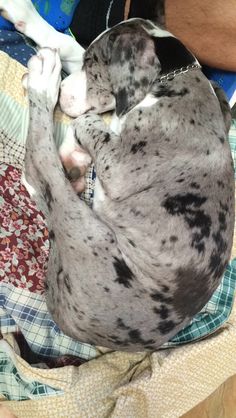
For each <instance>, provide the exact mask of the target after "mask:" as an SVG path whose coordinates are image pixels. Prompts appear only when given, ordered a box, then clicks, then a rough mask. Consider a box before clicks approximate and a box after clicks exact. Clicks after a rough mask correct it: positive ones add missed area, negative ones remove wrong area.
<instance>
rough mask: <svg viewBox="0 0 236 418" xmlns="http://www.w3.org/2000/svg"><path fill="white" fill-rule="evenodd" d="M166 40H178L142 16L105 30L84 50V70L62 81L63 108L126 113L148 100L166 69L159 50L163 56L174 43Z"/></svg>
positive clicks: (77, 111) (71, 111)
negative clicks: (171, 43) (147, 96)
mask: <svg viewBox="0 0 236 418" xmlns="http://www.w3.org/2000/svg"><path fill="white" fill-rule="evenodd" d="M164 39H168V40H169V41H175V42H177V43H178V42H179V41H178V40H176V38H174V37H173V36H172V35H171V34H170V33H169V32H166V31H164V30H162V29H159V28H157V27H156V26H155V25H154V24H153V23H152V22H150V21H147V20H143V19H130V20H128V21H126V22H122V23H120V24H118V25H116V26H115V27H113V28H112V29H109V30H107V31H105V32H103V33H102V34H101V35H100V36H99V37H98V38H97V39H96V40H95V41H93V42H92V44H91V45H90V46H89V47H88V49H87V50H86V51H85V54H84V63H83V69H82V71H81V72H78V73H74V74H72V75H70V76H69V77H67V78H66V79H65V80H64V81H63V82H62V85H61V95H60V105H61V108H62V110H63V111H64V112H65V113H67V114H68V115H70V116H73V117H76V116H79V115H80V114H82V113H85V112H87V111H89V110H90V111H94V112H96V113H103V112H106V111H108V110H113V109H115V110H116V113H117V115H118V116H121V115H123V114H125V113H127V112H128V111H129V110H130V109H132V108H133V107H134V106H135V105H137V104H138V103H139V102H140V101H141V100H143V99H144V97H145V96H146V94H147V93H148V92H149V91H150V89H151V86H152V85H153V83H154V82H155V80H157V79H158V77H159V75H160V73H161V72H162V70H163V68H162V63H161V60H160V56H159V54H161V56H163V49H168V46H169V44H168V46H167V47H166V44H165V43H163V40H164ZM175 47H176V44H175ZM171 49H173V48H171ZM177 49H178V48H177ZM173 50H174V49H173ZM186 51H187V50H186ZM187 55H188V53H187ZM189 55H190V56H191V60H192V61H193V60H194V59H195V58H194V57H192V55H191V54H190V53H189ZM167 56H168V51H167ZM172 61H173V60H172ZM192 61H191V62H192ZM187 62H188V63H189V57H188V59H187ZM171 69H172V68H171Z"/></svg>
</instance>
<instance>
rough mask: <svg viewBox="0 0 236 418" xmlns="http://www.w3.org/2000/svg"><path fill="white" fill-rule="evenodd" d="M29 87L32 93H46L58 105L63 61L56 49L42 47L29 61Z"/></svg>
mask: <svg viewBox="0 0 236 418" xmlns="http://www.w3.org/2000/svg"><path fill="white" fill-rule="evenodd" d="M28 70H29V73H28V77H27V82H26V80H24V83H25V84H27V88H28V90H29V92H31V93H33V94H34V93H35V92H36V93H37V94H39V95H42V94H43V95H45V96H46V98H47V99H48V100H49V101H50V102H51V103H52V104H53V106H55V105H56V103H57V100H58V93H59V88H60V83H61V61H60V57H59V54H58V52H57V51H56V50H54V49H50V48H41V49H40V50H39V51H38V53H37V55H34V56H33V57H32V58H30V60H29V62H28Z"/></svg>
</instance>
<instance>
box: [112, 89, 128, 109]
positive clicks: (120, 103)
mask: <svg viewBox="0 0 236 418" xmlns="http://www.w3.org/2000/svg"><path fill="white" fill-rule="evenodd" d="M115 99H116V114H117V116H121V115H122V114H124V113H125V111H126V109H128V106H129V103H128V96H127V91H126V89H125V88H122V89H120V90H118V92H117V93H116V94H115Z"/></svg>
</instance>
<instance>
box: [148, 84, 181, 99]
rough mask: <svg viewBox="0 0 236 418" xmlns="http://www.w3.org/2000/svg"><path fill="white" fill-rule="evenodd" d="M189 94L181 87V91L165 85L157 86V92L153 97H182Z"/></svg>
mask: <svg viewBox="0 0 236 418" xmlns="http://www.w3.org/2000/svg"><path fill="white" fill-rule="evenodd" d="M188 93H189V89H187V88H186V87H183V88H182V89H181V90H179V91H177V90H173V89H171V87H169V86H167V85H159V88H158V91H156V92H155V93H154V96H155V97H157V98H158V97H183V96H186V94H188Z"/></svg>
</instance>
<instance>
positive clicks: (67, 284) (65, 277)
mask: <svg viewBox="0 0 236 418" xmlns="http://www.w3.org/2000/svg"><path fill="white" fill-rule="evenodd" d="M64 282H65V286H66V288H67V290H68V292H69V293H70V294H72V291H71V284H70V277H69V275H68V274H65V276H64Z"/></svg>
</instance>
